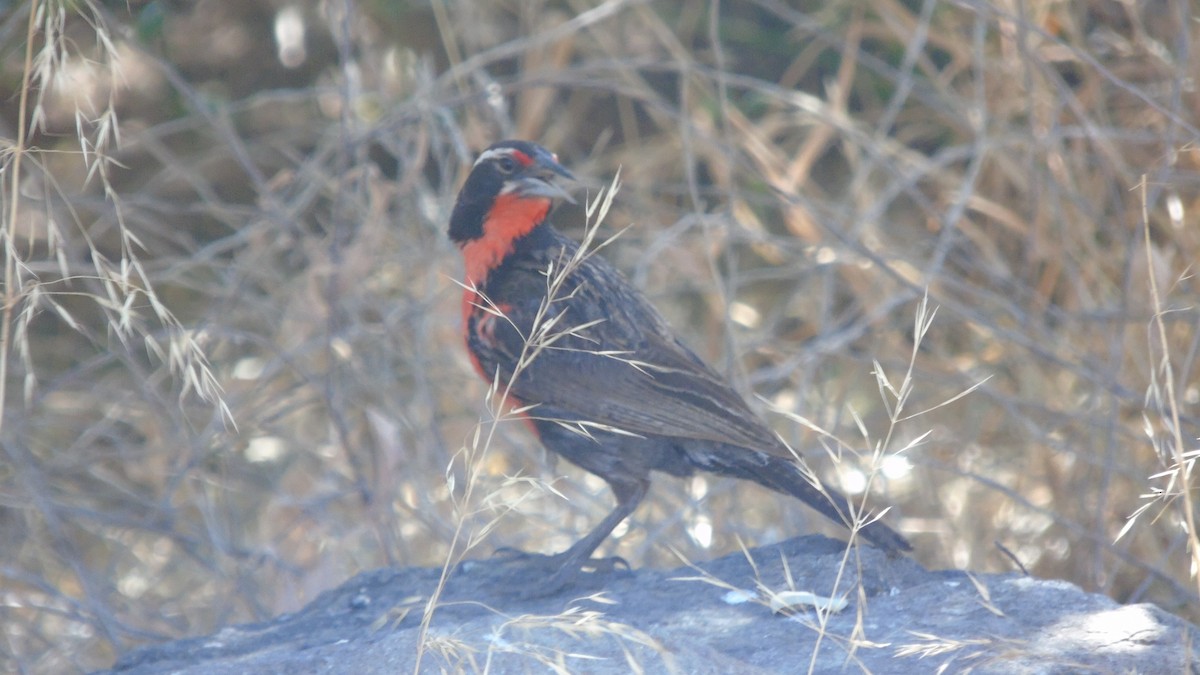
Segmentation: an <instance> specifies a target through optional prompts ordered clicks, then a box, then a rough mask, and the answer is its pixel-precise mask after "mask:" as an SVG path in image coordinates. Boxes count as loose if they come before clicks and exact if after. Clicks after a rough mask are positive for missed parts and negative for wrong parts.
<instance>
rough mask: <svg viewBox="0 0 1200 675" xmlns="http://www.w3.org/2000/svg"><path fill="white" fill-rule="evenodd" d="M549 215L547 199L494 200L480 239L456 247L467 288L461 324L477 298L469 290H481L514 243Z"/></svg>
mask: <svg viewBox="0 0 1200 675" xmlns="http://www.w3.org/2000/svg"><path fill="white" fill-rule="evenodd" d="M549 212H550V200H549V199H545V198H542V197H538V198H535V199H528V198H526V199H522V198H520V197H517V196H515V195H498V196H497V197H496V201H495V202H494V203H493V204H492V208H491V210H490V211H488V215H487V219H485V220H484V221H483V236H481V237H479V238H478V239H472V240H470V241H467V242H465V243H463V244H462V245H461V246H460V249H461V250H462V255H463V263H464V264H465V266H466V286H467V289H466V290H465V291H464V292H463V298H462V313H463V322H464V325H465V323H466V321H467V319H468V317H470V315H471V313H472V312H473V311H474V305H475V304H476V303H477V302H478V298H479V295H478V293H476V292H475V291H474V290H473V289H476V288H482V287H483V285H484V283H486V282H487V278H488V274H489V273H491V271H492V270H494V269H496V266H498V265H499V264H500V263H501V262H502V261H503V260H504V258H505V257H506V256H507V255H509V254H510V253H512V251H513V246H514V244H515V243H516V241H517V240H518V239H520V238H521V237H523V236H525V235H527V234H529V232H530V231H531V230H533V228H535V227H537V226H538V225H540V224H541V223H542V221H543V220H545V219H546V214H547V213H549Z"/></svg>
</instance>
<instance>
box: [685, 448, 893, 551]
mask: <svg viewBox="0 0 1200 675" xmlns="http://www.w3.org/2000/svg"><path fill="white" fill-rule="evenodd" d="M689 454H690V453H689ZM703 455H704V456H703V457H696V456H695V455H692V459H693V460H694V461H695V463H696V465H697V466H698V467H699V468H703V469H705V470H707V471H712V472H714V473H719V474H723V475H726V476H733V477H735V478H742V479H746V480H752V481H754V482H755V483H758V484H759V485H762V486H763V487H768V488H771V489H772V490H775V491H776V492H782V493H783V494H786V495H791V496H793V497H795V498H796V499H799V500H800V501H802V502H804V503H805V504H808V505H809V506H811V507H812V508H814V509H816V510H817V511H818V512H820V513H821V515H823V516H825V517H826V518H828V519H830V520H832V521H833V522H835V523H837V524H839V525H841V526H843V527H846V528H848V529H849V528H850V527H851V524H852V523H853V522H854V515H853V512H852V510H851V507H850V503H849V502H848V500H847V499H846V498H845V497H844V496H842V495H841V494H840V493H838V492H837V491H835V490H833V489H831V488H829V487H826V486H825V485H823V484H821V482H820V481H818V480H817V477H816V476H814V475H812V474H811V473H808V472H806V471H805V470H804V469H803V468H801V466H800V464H799V463H798V462H796V461H795V460H789V459H783V458H781V457H776V456H774V455H768V454H767V453H765V452H758V451H754V450H747V449H745V448H734V447H729V446H726V447H725V448H722V449H721V450H719V451H717V452H706V453H703ZM859 517H860V518H861V517H862V514H859ZM859 533H861V534H862V536H863V537H864V538H866V540H867V541H869V542H871V543H872V544H874V545H875V546H877V547H879V548H881V549H883V550H884V551H887V552H888V553H901V552H904V551H911V550H912V544H909V543H908V540H907V539H905V538H904V537H903V536H902V535H901V534H900V533H898V532H896V531H895V530H893V529H892V528H890V527H888V526H887V525H885V524H883V522H882V521H879V520H876V521H874V522H871V523H868V524H867V525H864V526H863V527H861V528H860V529H859Z"/></svg>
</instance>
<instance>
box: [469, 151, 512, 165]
mask: <svg viewBox="0 0 1200 675" xmlns="http://www.w3.org/2000/svg"><path fill="white" fill-rule="evenodd" d="M516 151H517V149H516V148H493V149H491V150H487V151H485V152H484V153H483V154H482V155H480V156H479V159H477V160H475V163H474V164H472V165H471V168H475V167H477V166H479V165H480V164H483V163H484V162H486V161H488V160H489V159H496V158H497V157H512V156H513V153H514V152H516Z"/></svg>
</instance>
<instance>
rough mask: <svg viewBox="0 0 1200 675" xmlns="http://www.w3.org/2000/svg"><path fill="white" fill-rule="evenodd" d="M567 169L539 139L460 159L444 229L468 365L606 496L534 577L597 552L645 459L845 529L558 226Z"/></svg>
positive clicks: (583, 565)
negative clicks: (453, 261)
mask: <svg viewBox="0 0 1200 675" xmlns="http://www.w3.org/2000/svg"><path fill="white" fill-rule="evenodd" d="M572 182H575V177H574V175H573V174H572V173H571V172H570V171H568V170H567V169H566V168H565V167H564V166H563V165H562V164H561V163H560V162H559V160H558V157H557V155H555V154H554V153H552V152H550V151H549V150H547V149H546V148H544V147H542V146H540V145H538V144H536V143H533V142H530V141H524V140H505V141H500V142H497V143H494V144H492V145H491V146H489V147H488V148H487V149H485V150H484V151H483V152H482V153H480V154H479V156H478V158H477V159H476V160H475V163H474V165H473V166H472V167H471V170H470V172H469V173H468V175H467V178H466V180H465V182H464V183H463V185H462V188H461V189H460V191H459V193H458V197H457V200H456V201H455V204H454V208H453V210H452V211H451V215H450V221H449V228H448V234H449V238H450V239H451V241H453V242H454V244H456V245H457V247H458V248H459V250H460V251H461V253H462V258H463V263H464V271H465V279H464V280H463V282H462V287H463V294H462V307H461V310H462V330H463V332H464V334H465V342H466V348H467V353H468V355H469V357H470V360H471V362H472V365H473V366H474V368H475V370H476V371H477V372H478V373H479V375H480V376H481V377H483V378H484V379H485V380H486V381H488V382H495V383H497V384H498V385H499V386H500V387H502V388H505V389H506V392H507V403H508V404H509V405H510V406H515V407H518V408H519V409H520V410H521V411H523V414H524V415H525V416H526V418H527V419H526V421H527V422H528V423H529V426H530V427H531V429H532V430H533V432H534V434H535V435H536V436H537V438H538V439H539V440H540V442H541V444H542V445H543V446H544V447H545V448H546V449H547V450H549V451H550V452H552V453H555V454H557V455H559V456H561V457H563V458H565V459H566V460H567V461H569V462H571V463H573V464H575V465H577V466H578V467H580V468H582V469H584V470H585V471H588V472H590V473H592V474H595V475H596V476H599V477H600V478H602V479H604V481H605V482H606V483H607V484H608V486H609V487H610V489H611V490H612V493H613V496H614V497H615V499H616V506H615V507H614V508H613V509H612V511H611V512H610V513H608V515H606V516H605V517H604V518H603V519H602V520H601V521H600V522H599V523H598V524H596V525H595V526H594V527H593V528H592V529H591V530H590V531H589V532H587V533H586V534H585V535H583V536H582V537H581V538H580V539H579V540H578V541H577V542H575V543H574V544H573V545H571V546H570V547H569V548H568V549H566V550H565V551H563V552H561V553H558V554H555V555H551V556H541V557H540V560H541V564H542V565H544V567H545V570H546V572H547V578H546V579H545V580H544V583H542V584H540V587H541V588H542V589H543V590H544V591H545V592H547V593H550V592H554V591H555V590H558V589H561V588H565V587H566V586H568V585H570V584H572V583H574V582H575V581H576V580H577V579H578V577H579V575H580V574H582V573H583V571H584V570H585V569H595V567H594V566H593V567H589V563H593V562H595V561H592V555H593V553H595V551H596V549H597V548H598V547H599V546H600V545H601V543H603V541H604V540H605V539H607V538H608V536H609V535H610V534H611V533H612V531H613V529H614V528H616V527H617V525H618V524H620V523H621V522H622V521H623V520H625V518H627V517H628V516H629V515H630V514H631V513H633V511H634V510H635V509H636V508H637V506H638V504H639V503H641V501H642V499H643V498H644V497H645V496H646V494H647V491H648V490H649V488H650V482H651V481H650V477H651V474H652V473H654V472H661V473H665V474H669V475H673V476H679V477H687V476H691V475H693V474H694V473H696V472H697V471H706V472H711V473H714V474H718V475H723V476H732V477H734V478H739V479H744V480H749V481H752V482H754V483H757V484H759V485H761V486H764V487H766V488H769V489H771V490H775V491H777V492H781V493H783V494H787V495H791V496H792V497H795V498H797V499H799V500H800V501H802V502H804V503H805V504H807V505H808V506H810V507H812V508H813V509H815V510H816V511H817V512H819V513H821V514H822V515H824V516H825V517H827V518H829V519H830V520H832V521H834V522H836V523H838V524H840V525H843V526H846V527H850V526H851V518H853V517H854V516H853V515H852V514H854V510H853V509H852V508H851V506H850V503H849V501H848V500H847V499H846V497H844V496H843V495H841V494H839V493H838V492H837V491H835V490H834V489H832V488H830V487H828V486H825V485H823V484H821V483H820V481H819V480H818V479H817V478H816V477H815V476H814V474H813V473H812V472H811V471H809V470H808V469H807V468H805V466H804V464H803V463H802V460H801V459H800V458H799V456H798V455H797V454H796V453H794V452H792V450H790V449H789V448H788V447H787V446H786V444H785V443H784V442H783V441H782V439H780V438H779V437H778V436H777V435H776V434H775V433H774V432H773V431H772V430H771V429H770V427H769V426H768V425H767V423H766V422H765V421H764V420H763V419H762V418H761V417H760V416H759V415H757V414H756V413H755V412H754V411H753V410H752V409H751V408H750V406H749V405H748V404H747V403H746V401H745V399H744V398H743V397H742V396H741V395H740V394H738V393H737V392H736V391H735V390H734V388H733V387H732V386H731V384H730V383H729V382H728V381H727V379H726V378H724V377H722V376H721V375H719V374H718V373H717V372H716V371H715V370H713V369H712V368H711V367H710V366H708V365H707V364H706V363H705V362H704V361H703V360H702V359H701V358H700V357H699V356H697V355H696V353H695V352H694V351H692V349H690V348H689V347H688V346H687V345H686V344H685V343H684V342H683V340H682V339H681V337H680V336H679V335H678V334H677V333H676V332H675V330H674V329H673V328H672V327H671V326H670V325H669V324H668V323H667V321H666V320H665V319H664V318H663V316H662V315H661V314H660V313H659V312H658V310H656V309H655V308H654V307H653V306H652V305H651V303H650V301H649V300H648V299H647V298H646V297H645V296H644V295H643V294H642V293H641V292H640V291H639V290H638V289H636V288H635V287H634V286H633V285H632V284H631V283H630V282H629V281H628V280H627V279H626V278H625V277H624V276H623V275H622V274H621V273H620V271H618V270H617V269H616V268H615V267H613V266H612V265H611V264H609V263H608V262H606V261H605V260H604V259H603V258H602V257H601V256H600V255H597V254H595V252H594V251H591V252H588V251H586V250H585V251H581V248H580V244H579V243H578V242H576V241H575V240H573V239H571V238H569V237H567V236H565V235H563V234H561V233H560V232H559V231H558V230H557V229H555V227H554V225H553V224H552V222H551V218H550V215H551V211H552V209H553V207H554V206H555V205H556V203H557V202H559V201H574V200H573V199H572V198H571V195H570V193H569V192H568V191H567V190H566V188H564V186H563V183H568V184H569V183H572ZM867 520H868V522H867V523H866V524H865V525H863V526H862V527H861V529H860V530H859V533H860V534H861V535H862V537H863V538H865V539H866V540H867V541H868V542H870V543H871V544H874V545H875V546H877V547H879V548H881V549H883V550H884V551H885V552H886V553H888V554H889V555H890V556H897V555H900V554H902V553H904V552H908V551H911V550H912V546H911V545H910V544H909V542H908V541H907V540H906V539H905V538H904V536H902V535H901V534H899V533H898V532H896V531H895V530H893V529H892V528H890V527H888V526H887V525H886V524H884V523H883V522H882V521H880V520H878V519H874V520H870V519H867ZM528 555H531V554H528ZM531 557H532V555H531ZM606 560H614V559H606ZM618 560H619V559H618Z"/></svg>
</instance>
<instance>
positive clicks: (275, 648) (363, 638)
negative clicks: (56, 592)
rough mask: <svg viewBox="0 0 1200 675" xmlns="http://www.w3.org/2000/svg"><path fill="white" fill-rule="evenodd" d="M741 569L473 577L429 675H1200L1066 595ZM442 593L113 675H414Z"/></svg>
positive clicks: (359, 594) (127, 666)
mask: <svg viewBox="0 0 1200 675" xmlns="http://www.w3.org/2000/svg"><path fill="white" fill-rule="evenodd" d="M750 556H751V557H752V558H753V561H754V564H753V565H751V563H750V562H749V561H748V560H747V558H746V556H745V555H743V554H741V553H736V554H732V555H727V556H725V557H722V558H718V559H716V560H713V561H711V562H707V563H701V564H697V565H696V566H695V567H686V566H685V567H680V568H678V569H674V570H669V571H664V570H653V569H641V570H635V571H624V570H618V571H615V572H605V573H602V574H601V573H597V574H595V575H590V576H589V577H588V578H587V579H585V580H584V581H585V583H583V584H582V585H581V586H580V587H578V588H576V589H574V591H573V592H570V593H563V594H559V595H556V596H553V597H546V598H536V599H521V598H520V597H519V591H520V590H522V589H528V588H536V584H537V580H536V579H528V578H523V577H522V574H521V567H520V565H519V561H513V560H504V559H501V558H499V557H498V558H496V559H484V560H476V561H472V562H470V563H467V564H464V565H463V566H462V568H461V569H460V570H458V571H456V573H455V574H454V575H452V576H451V578H450V580H449V582H448V584H447V585H446V587H445V590H444V592H443V594H442V597H441V600H440V603H439V605H438V607H437V609H436V611H435V612H434V613H433V616H432V618H431V620H430V622H429V626H428V630H427V632H426V634H425V645H426V646H425V650H424V654H423V656H422V661H421V670H422V671H423V672H424V671H427V672H431V673H436V672H444V671H452V672H453V671H483V670H487V671H489V672H492V673H526V672H541V671H546V670H549V669H551V668H558V669H560V670H561V671H563V672H580V671H586V672H589V673H627V672H630V670H631V667H632V666H631V664H634V663H636V664H640V667H641V668H642V669H644V670H645V671H646V672H650V673H663V672H672V671H677V672H683V673H731V672H738V673H778V672H789V673H795V672H801V673H803V672H807V671H809V669H810V667H811V669H812V671H813V672H818V673H830V672H864V671H869V672H872V673H913V672H926V673H932V672H962V671H966V670H970V671H972V672H974V673H1014V672H1019V673H1047V674H1048V673H1077V672H1081V671H1087V672H1141V673H1157V672H1164V673H1184V672H1192V673H1196V672H1200V666H1198V665H1197V664H1200V653H1198V649H1197V645H1200V632H1198V631H1197V629H1196V627H1195V626H1192V625H1191V624H1189V623H1187V622H1185V621H1183V620H1182V619H1180V618H1178V617H1176V616H1173V615H1171V614H1168V613H1166V612H1164V611H1163V610H1161V609H1159V608H1158V607H1155V606H1153V605H1119V604H1117V603H1116V602H1114V601H1113V600H1111V599H1109V598H1107V597H1105V596H1102V595H1097V594H1092V593H1085V592H1083V591H1082V590H1081V589H1080V588H1078V587H1076V586H1074V585H1072V584H1069V583H1065V582H1061V581H1051V580H1040V579H1033V578H1030V577H1025V576H1020V575H1016V574H1004V575H998V574H977V575H974V574H969V573H966V572H958V571H940V572H937V571H935V572H931V571H928V570H925V569H923V568H922V567H921V566H919V565H918V564H917V563H916V562H914V561H912V560H910V559H907V558H900V559H889V558H887V557H886V556H884V555H883V554H882V553H880V552H878V551H876V550H874V549H868V548H862V549H860V550H859V551H858V552H857V554H855V552H851V553H850V554H849V555H848V556H847V555H846V554H845V552H844V548H843V544H841V543H840V542H836V541H833V540H831V539H826V538H824V537H820V536H808V537H801V538H797V539H792V540H789V541H786V542H783V543H780V544H777V545H774V546H765V547H762V548H759V549H753V550H751V551H750ZM439 577H440V570H436V569H422V568H412V569H383V570H376V571H373V572H366V573H363V574H360V575H358V576H356V577H355V578H353V579H351V580H350V581H348V582H347V583H345V584H343V585H342V586H341V587H339V588H336V589H334V590H331V591H328V592H326V593H323V594H322V595H321V596H320V597H318V598H317V599H316V600H314V601H313V602H312V603H311V604H309V605H308V606H307V607H305V608H304V609H303V610H301V611H299V612H297V613H295V614H290V615H284V616H280V617H278V618H276V619H274V620H271V621H267V622H263V623H257V624H247V625H241V626H232V627H228V628H224V629H222V630H220V631H218V632H217V633H215V634H213V635H210V636H208V637H204V638H197V639H186V640H178V641H175V642H169V643H165V644H161V645H155V646H151V647H145V648H141V649H138V650H136V651H132V652H130V653H128V654H126V655H124V656H122V657H121V658H120V659H119V660H118V661H117V663H116V664H115V666H114V667H113V670H112V671H109V672H112V673H122V674H124V675H142V674H145V673H162V672H172V673H205V674H206V675H224V674H231V675H232V674H233V673H238V674H242V673H286V674H287V675H303V674H307V673H364V674H368V675H370V674H374V673H379V674H382V673H387V674H388V675H391V674H393V673H402V672H413V669H414V666H415V663H416V661H415V659H416V658H417V644H418V641H419V640H420V639H421V638H420V636H421V620H422V615H423V612H424V609H425V604H426V600H427V599H428V598H429V596H430V594H431V593H432V592H433V590H434V589H435V588H436V586H437V583H438V579H439ZM789 580H790V582H789ZM788 590H796V591H810V592H812V593H814V594H816V595H817V596H825V597H832V598H844V599H845V600H847V601H848V604H847V605H846V607H845V609H843V610H842V611H840V612H838V613H834V614H828V615H827V616H825V617H824V619H822V618H821V617H820V616H818V614H817V612H816V611H815V610H813V609H811V608H806V607H804V606H795V607H792V608H791V609H790V610H789V611H784V612H780V613H776V612H772V610H771V608H770V599H769V597H768V596H769V594H771V593H780V592H782V591H788ZM790 597H791V596H785V599H787V598H790ZM822 621H824V628H823V629H822V628H821V624H822Z"/></svg>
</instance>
